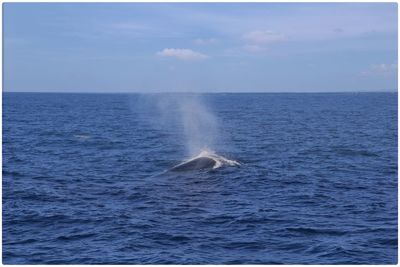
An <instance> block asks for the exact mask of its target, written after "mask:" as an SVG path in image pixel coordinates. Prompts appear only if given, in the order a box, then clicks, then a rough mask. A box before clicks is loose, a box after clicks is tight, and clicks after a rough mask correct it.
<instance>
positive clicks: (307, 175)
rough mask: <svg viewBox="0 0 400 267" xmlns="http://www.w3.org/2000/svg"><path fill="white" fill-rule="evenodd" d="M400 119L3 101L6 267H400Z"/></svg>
mask: <svg viewBox="0 0 400 267" xmlns="http://www.w3.org/2000/svg"><path fill="white" fill-rule="evenodd" d="M397 105H398V104H397V93H285V94H279V93H237V94H236V93H229V94H228V93H218V94H200V95H195V96H193V95H191V94H189V97H188V95H187V94H72V93H71V94H69V93H59V94H56V93H54V94H52V93H3V180H2V186H3V191H2V193H3V195H2V200H3V222H2V223H3V233H2V234H3V247H2V249H3V256H2V257H3V263H4V264H396V263H397V258H398V255H397V247H398V239H397V231H398V229H397V222H398V221H397V220H398V218H397V208H398V203H397V194H398V192H397V187H398V185H397V183H398V180H397V150H398V147H397V127H398V126H397V108H398V106H397ZM202 149H209V150H212V151H213V152H214V153H216V154H218V155H220V156H221V157H224V158H225V159H229V160H232V161H235V162H237V163H238V164H240V165H232V166H231V165H228V164H223V165H222V166H220V167H219V168H212V169H201V170H189V171H181V172H174V171H170V170H171V168H172V167H174V166H176V165H177V164H179V163H181V162H183V161H185V160H186V159H188V158H190V157H191V156H195V155H196V154H197V153H198V152H200V151H201V150H202Z"/></svg>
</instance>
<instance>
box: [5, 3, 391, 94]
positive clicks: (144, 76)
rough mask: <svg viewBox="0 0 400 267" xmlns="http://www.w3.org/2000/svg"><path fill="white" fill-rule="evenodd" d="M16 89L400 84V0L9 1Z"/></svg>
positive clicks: (11, 85) (8, 45)
mask: <svg viewBox="0 0 400 267" xmlns="http://www.w3.org/2000/svg"><path fill="white" fill-rule="evenodd" d="M3 8H4V10H3V14H4V15H3V45H4V46H3V48H4V57H3V60H4V65H3V66H4V67H3V68H4V69H3V71H4V74H3V79H4V83H3V85H4V86H3V90H4V91H6V92H7V91H8V92H35V91H42V92H336V91H345V92H348V91H396V90H397V79H398V77H397V75H398V74H397V73H398V68H397V65H398V62H397V4H396V3H149V4H147V3H115V4H111V3H5V4H3Z"/></svg>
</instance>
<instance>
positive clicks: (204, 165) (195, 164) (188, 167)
mask: <svg viewBox="0 0 400 267" xmlns="http://www.w3.org/2000/svg"><path fill="white" fill-rule="evenodd" d="M216 163H217V162H216V161H215V160H214V159H212V158H208V157H200V158H195V159H193V160H191V161H188V162H185V163H182V164H179V165H177V166H175V167H173V168H172V169H171V170H170V171H175V172H182V171H192V170H201V169H211V168H212V167H214V166H215V164H216Z"/></svg>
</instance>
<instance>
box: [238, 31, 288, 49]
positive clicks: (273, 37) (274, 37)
mask: <svg viewBox="0 0 400 267" xmlns="http://www.w3.org/2000/svg"><path fill="white" fill-rule="evenodd" d="M242 38H243V39H244V41H245V45H244V46H243V48H244V50H246V51H248V52H253V53H257V52H263V51H265V50H267V46H268V45H270V44H272V43H276V42H281V41H284V40H286V36H285V35H283V34H281V33H275V32H272V31H251V32H248V33H246V34H244V35H243V36H242Z"/></svg>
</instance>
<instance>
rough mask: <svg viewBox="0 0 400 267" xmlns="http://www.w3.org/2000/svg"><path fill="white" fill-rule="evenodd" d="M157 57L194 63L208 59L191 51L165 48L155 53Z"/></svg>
mask: <svg viewBox="0 0 400 267" xmlns="http://www.w3.org/2000/svg"><path fill="white" fill-rule="evenodd" d="M157 56H160V57H175V58H177V59H180V60H187V61H196V60H203V59H206V58H208V56H207V55H205V54H202V53H199V52H196V51H193V50H191V49H179V48H165V49H164V50H162V51H160V52H157Z"/></svg>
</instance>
